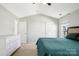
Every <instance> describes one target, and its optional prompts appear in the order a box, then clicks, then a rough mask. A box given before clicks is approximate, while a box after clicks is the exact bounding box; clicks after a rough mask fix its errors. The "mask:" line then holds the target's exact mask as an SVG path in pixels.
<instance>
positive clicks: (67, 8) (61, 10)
mask: <svg viewBox="0 0 79 59" xmlns="http://www.w3.org/2000/svg"><path fill="white" fill-rule="evenodd" d="M1 5H2V6H3V7H4V8H6V9H7V10H9V11H10V12H11V13H13V14H14V15H16V16H17V17H25V16H31V15H35V14H44V15H48V16H52V17H54V18H60V17H63V16H64V15H67V14H68V13H71V12H74V11H76V10H78V9H79V4H78V3H52V4H51V5H50V6H49V5H47V4H42V3H36V4H35V3H1Z"/></svg>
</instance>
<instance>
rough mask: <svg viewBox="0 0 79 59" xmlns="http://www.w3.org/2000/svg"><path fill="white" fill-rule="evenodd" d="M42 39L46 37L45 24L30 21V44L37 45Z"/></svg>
mask: <svg viewBox="0 0 79 59" xmlns="http://www.w3.org/2000/svg"><path fill="white" fill-rule="evenodd" d="M40 37H45V24H44V23H43V22H40V21H38V20H33V19H32V20H28V42H29V43H36V42H37V40H38V39H39V38H40Z"/></svg>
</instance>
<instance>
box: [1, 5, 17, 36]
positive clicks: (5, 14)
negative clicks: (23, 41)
mask: <svg viewBox="0 0 79 59" xmlns="http://www.w3.org/2000/svg"><path fill="white" fill-rule="evenodd" d="M15 22H16V16H14V15H13V14H12V13H10V12H9V11H8V10H6V9H5V8H4V7H3V6H1V5H0V35H13V34H15V33H16V29H15V26H16V24H15Z"/></svg>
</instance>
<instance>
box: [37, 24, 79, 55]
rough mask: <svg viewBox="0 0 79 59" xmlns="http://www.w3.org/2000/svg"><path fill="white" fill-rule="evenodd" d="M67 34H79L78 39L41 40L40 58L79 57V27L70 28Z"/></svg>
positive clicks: (39, 46)
mask: <svg viewBox="0 0 79 59" xmlns="http://www.w3.org/2000/svg"><path fill="white" fill-rule="evenodd" d="M67 32H68V34H71V33H74V34H76V33H77V34H78V35H77V38H76V39H70V38H39V39H38V41H37V43H36V45H37V52H38V56H79V26H75V27H69V28H68V31H67ZM72 38H73V35H72Z"/></svg>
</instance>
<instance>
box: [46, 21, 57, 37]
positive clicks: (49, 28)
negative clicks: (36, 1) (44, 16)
mask: <svg viewBox="0 0 79 59" xmlns="http://www.w3.org/2000/svg"><path fill="white" fill-rule="evenodd" d="M46 37H57V26H56V24H55V23H54V22H47V23H46Z"/></svg>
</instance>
